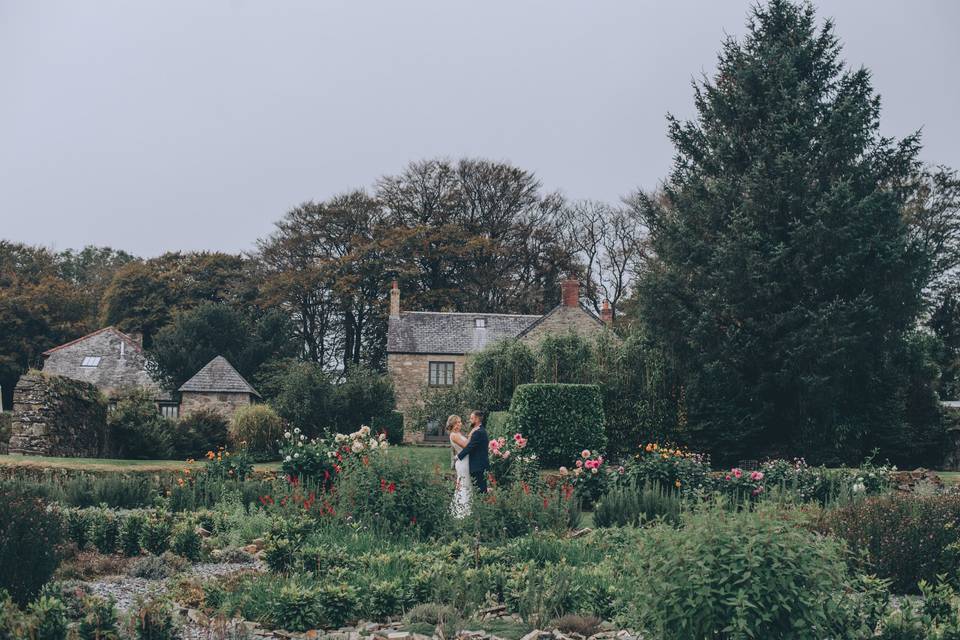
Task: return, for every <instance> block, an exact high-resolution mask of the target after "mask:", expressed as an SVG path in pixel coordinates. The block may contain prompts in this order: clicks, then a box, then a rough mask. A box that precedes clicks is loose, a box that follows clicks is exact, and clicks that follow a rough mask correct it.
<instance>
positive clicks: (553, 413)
mask: <svg viewBox="0 0 960 640" xmlns="http://www.w3.org/2000/svg"><path fill="white" fill-rule="evenodd" d="M510 414H511V415H512V417H513V420H512V426H513V427H514V428H515V429H516V430H517V431H518V432H520V433H522V434H523V435H524V437H526V438H527V440H528V441H529V443H530V444H529V446H530V447H531V449H532V450H533V451H534V452H535V453H536V454H537V455H538V456H539V457H540V463H541V464H542V465H543V466H546V467H557V466H560V465H570V464H571V463H573V461H574V460H575V459H576V457H577V455H578V454H579V452H580V451H581V450H583V449H590V450H591V451H595V450H599V451H603V450H604V449H605V448H606V445H607V436H606V433H605V431H604V414H603V397H602V396H601V394H600V387H599V386H597V385H593V384H522V385H520V386H518V387H517V390H516V392H514V394H513V402H512V403H511V405H510Z"/></svg>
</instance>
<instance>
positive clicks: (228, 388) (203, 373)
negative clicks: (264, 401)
mask: <svg viewBox="0 0 960 640" xmlns="http://www.w3.org/2000/svg"><path fill="white" fill-rule="evenodd" d="M180 391H194V392H197V393H250V394H253V395H255V396H257V397H258V398H259V397H260V394H259V393H257V390H256V389H254V388H253V387H251V386H250V383H249V382H247V381H246V380H244V379H243V376H241V375H240V374H239V373H237V370H236V369H234V368H233V365H232V364H230V363H229V362H227V359H226V358H224V357H223V356H217V357H216V358H214V359H213V360H211V361H210V362H208V363H207V364H206V365H204V367H203V368H202V369H200V371H197V373H196V374H195V375H194V376H193V377H192V378H190V379H189V380H187V381H186V382H184V383H183V386H182V387H180Z"/></svg>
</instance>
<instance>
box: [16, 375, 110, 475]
mask: <svg viewBox="0 0 960 640" xmlns="http://www.w3.org/2000/svg"><path fill="white" fill-rule="evenodd" d="M106 429H107V405H106V401H105V400H104V398H103V395H102V394H101V393H100V391H99V390H98V389H97V388H96V387H95V386H93V385H92V384H89V383H86V382H80V381H78V380H71V379H69V378H64V377H62V376H54V375H48V374H45V373H41V372H38V371H31V372H29V373H27V374H25V375H24V376H23V377H21V378H20V380H19V382H17V386H16V388H15V389H14V392H13V422H12V425H11V430H10V445H9V448H10V453H12V454H21V455H35V456H61V457H90V458H95V457H98V456H99V455H100V454H101V452H102V450H103V447H104V445H105V437H106Z"/></svg>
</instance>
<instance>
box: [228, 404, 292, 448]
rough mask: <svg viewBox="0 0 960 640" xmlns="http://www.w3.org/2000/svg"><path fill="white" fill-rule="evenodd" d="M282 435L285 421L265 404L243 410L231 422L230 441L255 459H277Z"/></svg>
mask: <svg viewBox="0 0 960 640" xmlns="http://www.w3.org/2000/svg"><path fill="white" fill-rule="evenodd" d="M282 434H283V421H282V420H281V419H280V417H279V416H278V415H277V413H276V411H274V410H273V409H272V408H271V407H270V406H269V405H265V404H254V405H250V406H249V407H243V408H241V409H240V410H238V411H237V412H236V413H235V414H234V415H233V420H232V421H231V422H230V439H231V440H232V441H233V442H234V444H235V445H237V446H238V447H239V448H242V449H245V450H246V451H249V452H250V454H251V455H252V456H254V457H255V458H261V459H266V460H271V459H275V458H276V455H277V451H278V446H279V440H280V436H281V435H282Z"/></svg>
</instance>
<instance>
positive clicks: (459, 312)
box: [401, 311, 543, 318]
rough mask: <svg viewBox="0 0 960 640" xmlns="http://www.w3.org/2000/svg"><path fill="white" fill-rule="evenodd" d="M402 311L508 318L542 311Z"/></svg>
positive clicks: (528, 316)
mask: <svg viewBox="0 0 960 640" xmlns="http://www.w3.org/2000/svg"><path fill="white" fill-rule="evenodd" d="M403 313H424V314H426V313H429V314H432V315H439V316H505V317H508V318H539V317H541V316H542V315H543V314H542V313H497V312H489V311H403V312H401V314H403Z"/></svg>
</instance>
